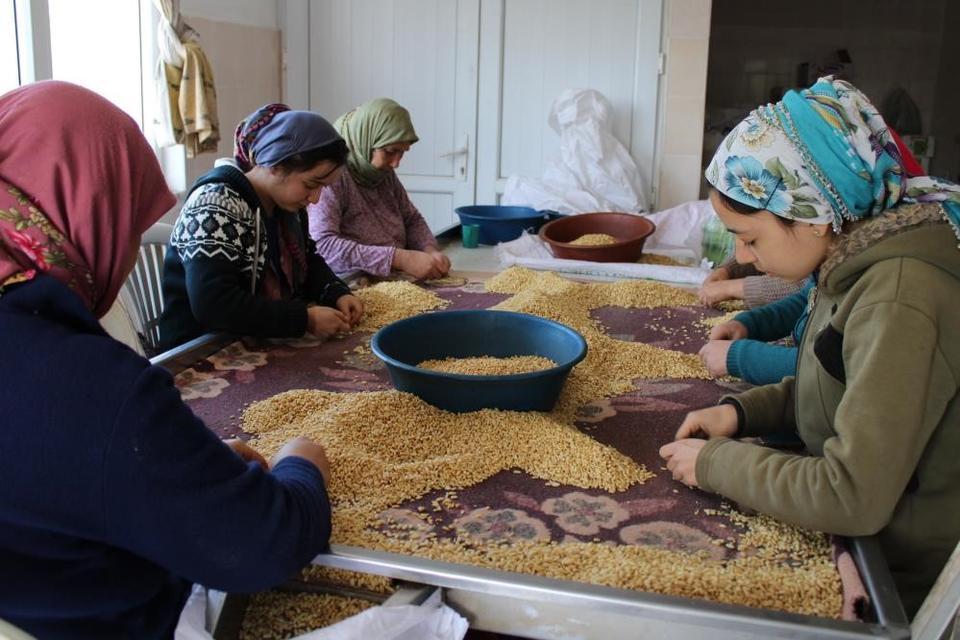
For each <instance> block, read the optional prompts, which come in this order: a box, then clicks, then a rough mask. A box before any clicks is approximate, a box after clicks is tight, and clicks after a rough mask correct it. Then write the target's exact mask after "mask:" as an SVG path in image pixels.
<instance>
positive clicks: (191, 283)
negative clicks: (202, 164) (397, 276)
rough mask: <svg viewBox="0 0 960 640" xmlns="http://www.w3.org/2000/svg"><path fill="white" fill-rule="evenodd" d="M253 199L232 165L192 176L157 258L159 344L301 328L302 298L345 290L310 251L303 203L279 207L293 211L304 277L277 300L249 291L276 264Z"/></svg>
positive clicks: (330, 300) (284, 334) (323, 298)
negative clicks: (303, 257)
mask: <svg viewBox="0 0 960 640" xmlns="http://www.w3.org/2000/svg"><path fill="white" fill-rule="evenodd" d="M259 206H260V200H259V198H258V196H257V194H256V192H255V191H254V189H253V185H251V184H250V181H249V180H248V179H247V177H246V176H245V175H244V174H243V172H242V171H240V169H238V168H236V167H234V166H229V165H225V166H220V167H217V168H216V169H214V170H213V171H211V172H209V173H207V174H206V175H204V176H201V177H200V178H199V179H198V180H197V181H196V182H195V183H194V185H193V187H192V188H191V192H190V195H189V196H188V198H187V201H186V202H185V203H184V206H183V209H181V211H180V215H179V216H177V221H176V224H175V225H174V229H173V235H172V236H171V238H170V243H169V244H168V245H167V252H166V256H165V257H164V261H163V285H162V286H163V297H164V310H163V313H162V314H161V317H160V341H161V348H163V349H164V350H166V349H170V348H172V347H175V346H177V345H179V344H182V343H184V342H187V341H188V340H192V339H193V338H196V337H197V336H200V335H202V334H204V333H207V332H211V331H216V332H224V333H233V334H237V335H249V336H256V337H264V338H290V337H297V336H301V335H303V334H304V332H305V331H306V328H307V305H308V304H309V303H316V304H322V305H326V306H330V307H332V306H335V305H336V302H337V300H338V299H339V298H340V296H343V295H346V294H349V293H350V289H349V287H347V285H346V284H345V283H344V282H343V281H342V280H340V279H339V278H337V276H336V275H334V273H333V271H331V270H330V268H329V267H328V266H327V263H326V262H324V260H323V258H322V257H320V256H319V255H318V254H317V253H316V249H315V247H314V245H313V243H312V241H311V240H310V238H309V235H308V233H307V214H306V211H299V212H297V213H286V212H284V213H281V214H280V215H295V216H298V220H299V223H300V224H299V230H300V233H301V234H302V239H303V243H304V246H305V247H306V249H307V251H306V253H307V277H306V282H305V284H304V285H303V286H302V287H293V288H292V289H291V290H290V291H289V294H290V295H289V297H287V298H284V299H281V300H272V299H268V298H266V297H263V296H261V295H257V294H256V293H253V292H255V291H258V290H259V283H260V282H261V280H262V278H263V275H264V270H265V269H273V270H274V271H276V267H275V263H274V261H273V260H272V258H273V256H272V254H271V251H275V249H272V247H271V245H272V244H273V243H271V242H269V241H268V234H267V227H266V221H265V220H264V219H263V215H262V213H261V214H260V215H259V217H258V213H257V209H258V207H259ZM254 262H256V275H255V276H254ZM281 277H282V276H281ZM283 280H284V282H286V279H285V278H283Z"/></svg>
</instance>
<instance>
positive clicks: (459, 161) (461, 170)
mask: <svg viewBox="0 0 960 640" xmlns="http://www.w3.org/2000/svg"><path fill="white" fill-rule="evenodd" d="M439 157H440V158H455V160H454V164H455V166H454V170H453V171H454V176H455V177H456V178H457V179H459V180H466V179H467V162H468V158H469V157H470V136H469V135H465V136H463V145H461V146H460V148H459V149H454V150H453V151H447V152H446V153H441V154H440V156H439Z"/></svg>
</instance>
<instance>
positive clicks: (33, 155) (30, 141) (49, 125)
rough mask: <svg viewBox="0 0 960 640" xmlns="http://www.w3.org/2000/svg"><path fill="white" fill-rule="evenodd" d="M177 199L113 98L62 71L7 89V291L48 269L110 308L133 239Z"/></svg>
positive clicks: (1, 103)
mask: <svg viewBox="0 0 960 640" xmlns="http://www.w3.org/2000/svg"><path fill="white" fill-rule="evenodd" d="M175 202H176V198H174V196H173V194H172V193H170V190H169V189H168V188H167V185H166V182H165V181H164V178H163V173H162V172H161V170H160V165H159V164H158V162H157V159H156V156H155V155H154V153H153V150H152V149H151V148H150V145H149V144H147V141H146V140H145V139H144V137H143V134H142V133H140V129H139V127H137V124H136V123H135V122H134V121H133V119H131V118H130V117H129V116H128V115H126V114H125V113H123V112H122V111H121V110H120V109H118V108H117V107H116V106H114V105H113V104H112V103H111V102H109V101H108V100H106V99H105V98H103V97H101V96H99V95H97V94H96V93H93V92H92V91H89V90H87V89H84V88H82V87H78V86H76V85H73V84H69V83H66V82H56V81H45V82H38V83H35V84H31V85H27V86H24V87H20V88H19V89H14V90H13V91H11V92H9V93H7V94H5V95H3V96H0V293H2V290H3V288H4V287H5V286H9V285H10V284H12V283H15V282H22V281H25V280H30V279H32V278H33V277H35V275H36V274H37V272H46V273H47V274H49V275H51V276H53V277H55V278H57V279H59V280H61V281H63V282H65V283H66V284H67V285H69V286H70V287H71V288H72V289H73V290H74V291H75V292H76V293H77V294H78V295H79V296H80V297H81V298H82V299H83V301H84V303H85V304H86V305H87V307H88V308H89V309H90V310H91V311H93V312H94V313H95V314H96V315H97V317H102V316H103V315H104V314H105V313H106V312H107V310H108V309H109V308H110V305H111V304H113V301H114V299H115V298H116V297H117V293H119V291H120V287H121V286H122V285H123V281H124V279H125V278H126V276H127V274H126V272H125V265H126V264H127V262H128V260H129V259H130V258H131V256H130V243H131V241H132V239H133V238H135V237H139V236H140V235H142V234H143V232H144V231H146V230H147V229H148V228H149V227H150V226H151V225H152V224H153V223H154V222H156V221H157V220H158V219H159V218H160V216H162V215H163V214H164V213H165V212H166V211H168V210H169V209H170V208H171V207H172V206H173V205H174V204H175Z"/></svg>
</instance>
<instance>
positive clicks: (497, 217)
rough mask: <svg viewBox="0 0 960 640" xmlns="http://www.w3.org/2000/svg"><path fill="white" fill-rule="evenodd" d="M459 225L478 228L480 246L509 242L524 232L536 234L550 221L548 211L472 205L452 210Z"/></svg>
mask: <svg viewBox="0 0 960 640" xmlns="http://www.w3.org/2000/svg"><path fill="white" fill-rule="evenodd" d="M454 211H455V212H456V214H457V215H458V216H459V217H460V224H475V225H477V226H479V227H480V244H497V243H500V242H509V241H510V240H515V239H517V238H519V237H520V234H521V233H523V232H524V230H526V231H529V232H530V233H536V232H537V231H539V230H540V227H542V226H543V224H544V223H545V222H547V221H548V220H550V213H551V212H548V211H537V210H536V209H532V208H530V207H504V206H499V205H472V206H469V207H457V208H456V209H454Z"/></svg>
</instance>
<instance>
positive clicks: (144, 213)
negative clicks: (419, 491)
mask: <svg viewBox="0 0 960 640" xmlns="http://www.w3.org/2000/svg"><path fill="white" fill-rule="evenodd" d="M173 203H174V198H173V196H172V194H171V193H170V192H169V191H168V189H167V188H166V185H165V183H164V180H163V176H162V174H161V172H160V168H159V166H158V164H157V161H156V159H155V157H154V155H153V153H152V151H151V149H150V147H149V146H148V144H147V142H146V141H145V140H144V138H143V136H142V135H141V133H140V131H139V129H138V128H137V125H136V124H135V123H134V122H133V120H131V119H130V118H129V117H128V116H126V115H125V114H124V113H122V112H121V111H120V110H119V109H117V108H116V107H114V106H113V105H112V104H111V103H109V102H108V101H107V100H105V99H103V98H101V97H99V96H97V95H96V94H94V93H92V92H90V91H87V90H86V89H82V88H80V87H77V86H74V85H71V84H67V83H63V82H41V83H37V84H34V85H29V86H26V87H21V88H19V89H16V90H14V91H12V92H10V93H7V94H6V95H4V96H2V97H0V352H2V354H3V355H2V357H0V381H2V383H0V407H2V415H3V418H2V427H0V618H2V619H5V620H8V621H10V622H12V623H13V624H15V625H17V626H19V627H21V628H23V629H25V630H27V631H29V632H30V633H32V634H34V635H36V636H37V637H40V638H114V637H137V638H165V637H171V636H172V633H173V629H174V627H175V625H176V623H177V619H178V617H179V614H180V610H181V608H182V606H183V603H184V601H185V600H186V597H187V595H188V592H189V589H190V585H191V583H194V582H196V583H201V584H204V585H207V586H210V587H214V588H218V589H223V590H227V591H253V590H258V589H263V588H266V587H269V586H271V585H274V584H276V583H278V582H280V581H282V580H283V579H285V578H286V577H288V576H289V575H291V574H293V573H295V572H296V571H297V570H298V569H299V568H300V567H302V566H303V565H304V564H305V563H307V562H308V561H309V560H310V559H311V558H312V557H313V556H314V555H315V554H316V553H318V552H320V551H322V550H323V549H324V548H325V547H326V545H327V543H328V539H329V535H330V506H329V502H328V499H327V494H326V489H325V476H326V474H327V473H328V468H329V465H328V463H327V461H326V458H325V456H324V453H323V449H322V448H320V447H319V446H318V445H315V444H313V443H311V442H309V441H307V440H305V439H297V440H294V441H292V442H290V443H288V444H287V446H286V447H285V448H284V449H283V450H281V452H280V453H279V454H278V455H277V456H276V457H275V458H274V460H273V464H272V467H270V466H268V465H267V464H266V462H265V461H264V460H263V458H262V457H260V456H259V455H258V454H257V453H256V452H255V451H253V450H252V449H250V448H249V447H247V446H245V445H242V444H240V443H234V444H233V445H232V447H231V446H228V444H225V443H223V442H221V441H220V440H219V439H218V438H217V437H216V436H215V435H214V434H213V433H212V432H211V431H209V430H208V429H207V428H206V427H205V426H204V425H203V423H202V422H201V421H200V420H199V419H197V418H196V417H195V416H194V415H193V413H192V412H191V411H190V409H189V408H188V407H187V406H186V405H184V403H183V402H182V401H181V399H180V394H179V393H178V391H177V389H176V388H175V387H174V385H173V380H172V379H171V377H170V375H169V374H168V373H167V372H166V371H165V370H163V369H161V368H158V367H153V366H151V365H150V363H149V362H148V361H147V360H145V359H143V358H142V357H140V356H138V355H137V354H135V353H134V352H133V351H132V350H130V349H129V348H127V347H125V346H124V345H122V344H120V343H119V342H116V341H115V340H113V339H112V338H110V337H109V336H107V335H106V334H105V333H104V332H103V330H102V329H101V328H100V325H99V324H98V322H97V318H98V317H100V316H102V315H103V314H104V313H106V311H107V309H108V308H109V307H110V305H111V303H112V302H113V301H114V299H115V298H116V295H117V292H118V291H119V289H120V287H121V285H122V283H123V281H124V279H125V278H126V276H127V274H128V273H129V271H130V268H131V267H132V265H133V263H134V261H135V259H136V249H137V246H138V244H139V239H140V235H141V234H142V233H143V231H144V230H146V229H147V228H148V227H149V226H150V225H151V224H153V223H154V222H155V221H156V220H157V219H158V218H159V217H160V216H161V215H162V214H163V213H164V212H165V211H167V210H168V209H169V208H170V207H171V206H172V205H173Z"/></svg>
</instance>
